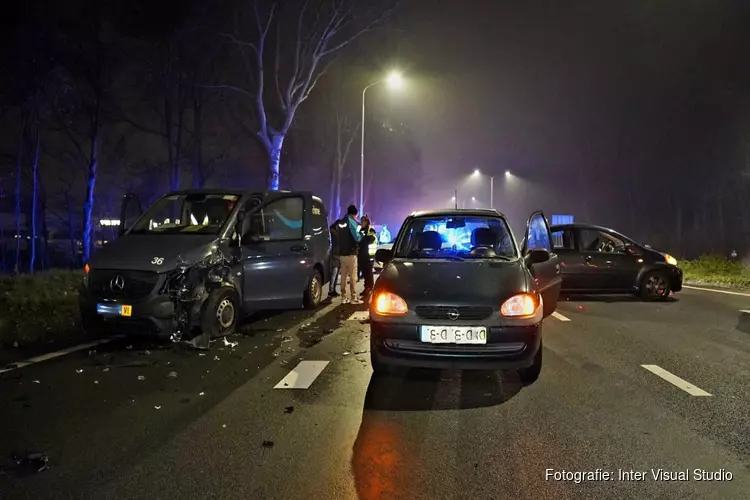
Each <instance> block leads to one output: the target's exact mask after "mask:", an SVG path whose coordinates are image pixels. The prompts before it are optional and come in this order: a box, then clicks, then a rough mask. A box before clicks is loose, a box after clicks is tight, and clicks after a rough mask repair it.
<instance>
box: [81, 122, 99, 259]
mask: <svg viewBox="0 0 750 500" xmlns="http://www.w3.org/2000/svg"><path fill="white" fill-rule="evenodd" d="M98 168H99V130H98V123H97V124H96V125H95V130H94V133H93V136H92V138H91V156H90V160H89V168H88V172H87V175H86V201H84V203H83V262H82V263H83V264H85V263H87V262H88V261H89V257H91V241H92V236H93V232H94V231H93V228H94V224H93V213H94V191H95V189H96V177H97V173H98V172H97V170H98Z"/></svg>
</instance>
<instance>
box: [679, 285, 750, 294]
mask: <svg viewBox="0 0 750 500" xmlns="http://www.w3.org/2000/svg"><path fill="white" fill-rule="evenodd" d="M682 288H689V289H690V290H700V291H702V292H714V293H724V294H726V295H739V296H740V297H750V293H747V292H733V291H731V290H715V289H713V288H703V287H700V286H690V285H682Z"/></svg>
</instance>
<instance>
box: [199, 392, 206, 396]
mask: <svg viewBox="0 0 750 500" xmlns="http://www.w3.org/2000/svg"><path fill="white" fill-rule="evenodd" d="M205 395H206V393H205V392H201V393H200V394H198V396H205Z"/></svg>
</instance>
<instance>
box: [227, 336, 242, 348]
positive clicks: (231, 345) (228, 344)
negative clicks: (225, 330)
mask: <svg viewBox="0 0 750 500" xmlns="http://www.w3.org/2000/svg"><path fill="white" fill-rule="evenodd" d="M224 345H225V346H227V347H231V348H232V349H234V348H235V347H237V346H238V345H240V343H239V342H230V341H228V340H227V339H226V337H225V338H224Z"/></svg>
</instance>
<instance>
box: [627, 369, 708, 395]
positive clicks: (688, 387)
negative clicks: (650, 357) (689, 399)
mask: <svg viewBox="0 0 750 500" xmlns="http://www.w3.org/2000/svg"><path fill="white" fill-rule="evenodd" d="M641 366H642V367H643V368H645V369H646V370H648V371H650V372H651V373H653V374H654V375H656V376H657V377H661V378H663V379H664V380H666V381H667V382H669V383H670V384H672V385H675V386H677V387H679V388H680V389H682V390H683V391H685V392H687V393H688V394H690V395H691V396H711V394H709V393H708V392H706V391H704V390H703V389H701V388H700V387H696V386H694V385H693V384H691V383H690V382H688V381H687V380H683V379H681V378H680V377H678V376H677V375H674V374H672V373H669V372H668V371H667V370H665V369H664V368H661V367H660V366H657V365H641Z"/></svg>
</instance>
